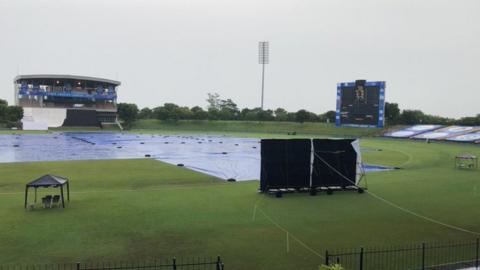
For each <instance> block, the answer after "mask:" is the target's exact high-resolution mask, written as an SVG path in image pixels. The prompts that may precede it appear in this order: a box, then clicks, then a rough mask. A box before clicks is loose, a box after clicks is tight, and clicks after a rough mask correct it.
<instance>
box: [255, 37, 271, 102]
mask: <svg viewBox="0 0 480 270" xmlns="http://www.w3.org/2000/svg"><path fill="white" fill-rule="evenodd" d="M269 62H270V52H269V42H268V41H260V42H259V43H258V63H259V64H260V65H262V99H261V108H262V110H263V101H264V92H265V91H264V90H265V65H266V64H269Z"/></svg>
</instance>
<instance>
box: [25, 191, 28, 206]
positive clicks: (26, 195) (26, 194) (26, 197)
mask: <svg viewBox="0 0 480 270" xmlns="http://www.w3.org/2000/svg"><path fill="white" fill-rule="evenodd" d="M27 199H28V186H27V187H25V209H27Z"/></svg>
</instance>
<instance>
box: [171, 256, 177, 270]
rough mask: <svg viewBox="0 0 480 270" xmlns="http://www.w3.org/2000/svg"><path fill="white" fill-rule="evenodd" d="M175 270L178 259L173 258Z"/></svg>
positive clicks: (174, 269)
mask: <svg viewBox="0 0 480 270" xmlns="http://www.w3.org/2000/svg"><path fill="white" fill-rule="evenodd" d="M172 266H173V270H177V259H176V258H175V257H174V258H173V265H172Z"/></svg>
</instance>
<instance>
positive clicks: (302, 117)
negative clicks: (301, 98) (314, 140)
mask: <svg viewBox="0 0 480 270" xmlns="http://www.w3.org/2000/svg"><path fill="white" fill-rule="evenodd" d="M308 117H309V113H308V112H307V111H306V110H304V109H301V110H299V111H298V112H297V113H296V114H295V121H296V122H299V123H303V122H306V121H308Z"/></svg>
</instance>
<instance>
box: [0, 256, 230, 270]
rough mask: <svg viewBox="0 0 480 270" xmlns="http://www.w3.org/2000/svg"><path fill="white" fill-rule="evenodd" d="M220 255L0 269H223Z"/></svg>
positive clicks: (1, 269) (1, 268) (4, 269)
mask: <svg viewBox="0 0 480 270" xmlns="http://www.w3.org/2000/svg"><path fill="white" fill-rule="evenodd" d="M224 269H225V268H224V264H223V262H222V260H221V259H220V257H216V258H189V259H185V258H181V259H176V258H173V259H171V260H162V261H159V260H152V261H144V262H104V263H66V264H5V265H0V270H224Z"/></svg>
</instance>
